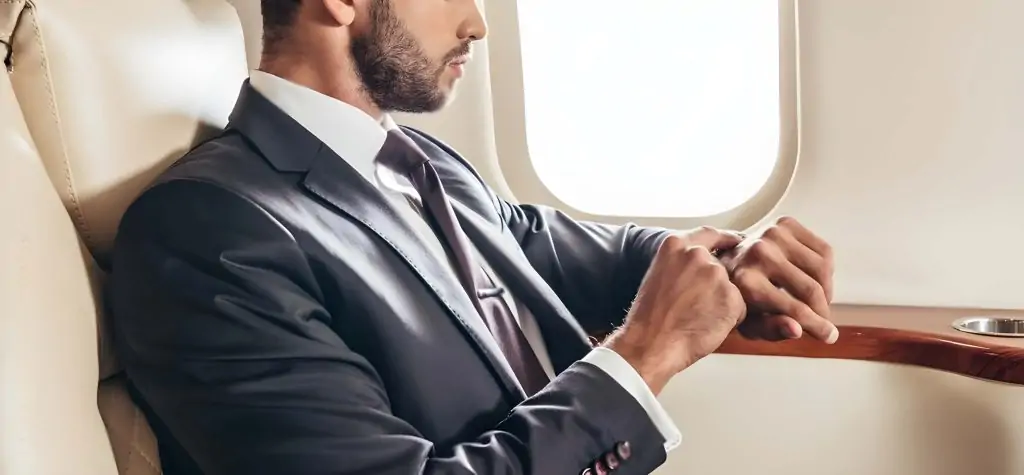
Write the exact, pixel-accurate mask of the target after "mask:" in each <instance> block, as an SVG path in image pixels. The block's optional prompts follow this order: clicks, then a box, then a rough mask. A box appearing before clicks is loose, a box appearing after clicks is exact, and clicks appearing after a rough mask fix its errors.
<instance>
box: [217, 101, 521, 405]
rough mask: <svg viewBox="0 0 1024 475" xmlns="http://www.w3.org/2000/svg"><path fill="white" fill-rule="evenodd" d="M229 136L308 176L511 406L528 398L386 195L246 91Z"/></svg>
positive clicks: (464, 299)
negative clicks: (435, 313)
mask: <svg viewBox="0 0 1024 475" xmlns="http://www.w3.org/2000/svg"><path fill="white" fill-rule="evenodd" d="M227 128H228V130H235V131H237V132H240V133H241V134H242V135H243V136H244V137H245V138H246V139H247V140H248V141H249V142H250V143H252V144H253V146H254V147H256V148H257V149H258V150H259V152H260V154H262V155H263V157H264V158H265V159H266V160H267V161H268V162H269V163H270V164H271V165H272V166H274V167H275V168H276V169H277V170H278V171H281V172H304V173H305V176H304V178H303V179H302V180H301V185H300V186H302V187H303V188H304V189H305V190H306V191H307V192H309V193H311V194H312V195H313V196H315V197H317V198H318V199H319V201H320V202H321V203H323V204H325V205H326V206H329V207H331V208H333V209H334V210H335V211H337V212H339V213H341V214H343V215H345V216H348V217H349V218H351V219H353V220H354V221H355V222H357V223H359V224H361V225H362V226H363V227H364V228H365V229H366V231H367V232H370V233H373V234H375V235H377V236H378V237H379V238H380V239H381V241H382V242H383V243H384V244H385V245H386V246H388V247H390V248H391V249H392V250H393V251H394V252H395V253H397V254H398V256H399V257H401V258H402V259H403V260H404V261H405V262H406V264H408V266H409V268H410V269H411V270H412V271H413V272H414V273H415V274H416V276H417V277H418V278H419V279H420V281H421V282H422V283H423V284H424V285H426V286H427V287H428V288H430V290H432V291H433V293H434V295H435V296H436V297H437V299H438V302H439V303H440V304H441V305H442V307H443V308H445V310H447V312H448V314H449V316H450V317H451V318H452V319H453V321H454V322H455V324H456V325H458V326H459V327H460V328H462V329H463V331H464V334H465V335H466V337H467V338H468V339H469V341H470V342H471V344H472V345H473V346H474V347H475V348H476V349H477V350H478V352H479V353H480V354H481V356H482V357H483V358H484V360H485V361H486V362H487V363H488V364H489V365H490V367H491V369H492V373H493V374H494V375H495V378H496V379H497V380H498V382H499V384H500V385H501V386H502V388H504V389H505V391H506V394H507V395H508V396H509V400H510V402H512V403H513V404H515V403H517V402H518V401H521V400H522V399H523V398H524V397H525V392H524V391H523V389H522V387H521V386H520V385H519V383H518V381H517V380H516V378H515V376H514V373H513V372H512V369H511V367H509V365H508V363H507V362H506V361H505V359H504V357H503V356H502V354H501V350H500V348H498V346H497V344H496V343H495V342H494V339H493V338H491V337H490V332H489V331H488V329H487V327H486V325H485V324H484V322H483V320H482V319H481V318H480V317H479V315H477V313H476V309H475V307H474V306H473V303H472V301H470V299H469V297H468V296H467V295H466V293H465V291H464V290H463V289H462V286H461V284H460V283H459V282H458V281H457V280H456V279H455V278H453V277H452V275H451V273H450V272H448V271H446V268H445V267H444V266H446V265H447V264H446V263H443V262H441V261H439V260H438V259H437V258H435V257H434V256H433V255H432V254H430V253H429V252H428V250H427V249H426V248H425V246H424V245H423V244H422V243H421V242H419V238H418V237H417V235H416V234H415V231H414V230H413V229H412V228H411V227H410V226H409V225H408V224H407V223H406V222H405V221H404V220H402V219H401V217H400V215H399V214H398V211H397V210H396V209H395V208H394V207H393V206H392V205H391V203H390V202H389V201H388V200H387V199H386V198H385V197H384V195H383V194H382V193H381V192H380V191H379V190H378V189H377V188H376V187H374V186H373V184H372V183H370V182H369V181H367V180H366V179H364V178H363V177H362V176H361V175H360V174H359V173H358V172H357V171H356V170H355V169H354V168H353V167H352V166H351V165H350V164H349V163H348V162H347V161H345V160H344V159H342V157H340V156H338V154H336V153H335V152H334V151H333V150H332V149H331V148H330V147H328V146H326V145H325V144H324V143H323V142H321V141H320V140H319V139H317V138H316V137H315V136H314V135H313V134H312V133H310V132H309V131H308V130H306V129H305V128H303V127H302V126H301V125H299V123H298V122H296V121H295V120H293V119H292V118H291V117H289V116H288V115H287V114H286V113H284V112H283V111H282V110H281V109H280V108H278V107H276V106H274V105H273V104H272V103H270V101H268V100H267V99H266V98H265V97H263V96H262V95H261V94H260V93H259V92H257V91H255V90H254V89H253V88H252V87H251V85H249V83H248V81H246V83H245V84H243V86H242V91H241V93H240V94H239V99H238V102H237V104H236V106H235V110H234V111H233V112H232V114H231V118H230V121H229V123H228V127H227Z"/></svg>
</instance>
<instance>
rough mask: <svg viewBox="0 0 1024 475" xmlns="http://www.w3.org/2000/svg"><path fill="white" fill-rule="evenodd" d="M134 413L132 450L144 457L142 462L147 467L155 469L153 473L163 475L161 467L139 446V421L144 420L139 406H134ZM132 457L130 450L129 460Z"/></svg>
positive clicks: (140, 426) (140, 425)
mask: <svg viewBox="0 0 1024 475" xmlns="http://www.w3.org/2000/svg"><path fill="white" fill-rule="evenodd" d="M132 412H133V413H134V417H132V443H131V448H132V449H135V451H136V453H138V454H139V457H142V460H143V461H144V462H146V465H149V468H151V469H153V472H155V473H157V474H162V473H163V470H161V469H160V468H159V467H157V465H156V463H155V462H154V461H153V459H152V458H151V457H150V456H149V455H148V454H147V453H146V451H145V450H143V449H142V446H141V445H140V444H139V430H140V429H141V428H142V424H139V421H141V420H143V419H142V412H141V411H139V408H138V407H137V406H135V405H132ZM131 455H132V452H131V450H129V451H128V458H129V459H130V458H131Z"/></svg>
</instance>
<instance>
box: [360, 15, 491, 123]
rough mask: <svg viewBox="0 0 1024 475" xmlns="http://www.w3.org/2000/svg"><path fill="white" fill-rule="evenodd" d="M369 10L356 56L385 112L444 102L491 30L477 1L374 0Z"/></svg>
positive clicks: (367, 87)
mask: <svg viewBox="0 0 1024 475" xmlns="http://www.w3.org/2000/svg"><path fill="white" fill-rule="evenodd" d="M368 14H369V26H368V28H366V29H364V30H363V31H362V32H361V33H360V34H358V35H355V36H353V38H352V58H353V60H354V62H355V66H356V70H357V72H358V73H359V76H360V79H361V80H362V82H363V86H364V88H365V90H366V93H367V95H368V96H369V97H370V99H371V100H372V101H373V102H374V103H375V104H376V105H377V107H379V108H380V109H381V110H385V111H404V112H432V111H436V110H438V109H440V108H441V107H443V106H444V105H445V104H446V103H447V102H448V100H449V98H450V97H451V95H452V93H453V92H454V89H455V83H456V82H457V81H458V79H459V78H460V77H461V76H462V73H463V71H462V68H463V67H464V64H465V62H466V61H468V60H469V55H470V45H471V43H472V42H473V41H475V40H478V39H480V38H482V37H483V35H484V33H485V30H486V25H485V24H484V22H483V18H482V17H481V15H480V10H479V9H478V8H477V6H476V3H475V0H369V11H368Z"/></svg>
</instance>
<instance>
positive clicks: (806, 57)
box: [235, 0, 1024, 309]
mask: <svg viewBox="0 0 1024 475" xmlns="http://www.w3.org/2000/svg"><path fill="white" fill-rule="evenodd" d="M787 1H788V0H783V2H782V4H781V5H782V7H781V8H780V12H781V15H780V18H781V21H782V23H783V26H786V25H787V24H788V22H790V21H791V20H792V25H791V27H790V28H789V29H787V28H783V29H782V35H784V36H785V35H794V34H795V37H794V38H795V41H791V42H789V41H783V42H782V47H783V49H785V51H783V52H782V53H783V54H782V58H783V61H787V60H786V58H787V55H792V56H793V58H794V60H793V61H790V62H792V63H793V64H792V66H793V67H794V68H795V71H796V72H797V74H792V75H787V74H786V71H787V70H788V69H787V68H783V77H784V79H786V80H785V81H783V82H784V84H783V85H782V87H783V89H786V88H790V87H792V88H794V89H795V90H796V91H798V95H797V100H798V102H797V104H798V107H797V108H796V109H795V110H794V111H793V112H794V113H795V114H796V115H795V119H796V120H798V122H799V129H798V130H797V131H795V133H797V136H796V138H797V139H798V140H797V141H794V146H792V147H789V148H788V149H787V148H786V147H782V150H781V153H782V154H784V155H786V154H792V155H793V156H792V157H788V156H781V157H780V166H782V165H784V164H785V163H787V161H786V160H790V162H792V163H793V164H795V165H796V167H795V173H794V172H792V171H790V170H789V169H787V170H786V172H787V173H786V174H785V176H781V177H777V179H775V180H774V181H773V182H771V183H769V185H768V188H774V189H773V190H767V191H766V192H765V193H764V194H765V195H767V196H768V197H770V198H772V200H771V201H769V202H767V203H766V202H764V200H763V199H762V201H761V202H754V201H756V200H754V201H752V202H750V203H747V204H746V205H744V206H745V208H744V207H741V209H739V210H736V211H733V212H730V213H726V214H724V215H721V216H712V217H708V218H706V219H700V218H694V219H657V220H651V219H643V218H637V219H630V218H628V217H627V218H620V217H600V216H592V215H587V214H586V213H582V212H579V211H578V210H573V209H571V208H570V209H567V210H568V211H569V212H570V213H572V214H575V215H577V216H580V217H585V218H592V219H602V220H605V221H609V222H619V221H636V222H641V223H649V224H659V225H665V226H669V227H689V226H692V225H697V224H701V223H705V222H710V223H711V224H714V225H718V226H725V227H739V228H752V227H757V226H758V224H759V223H765V222H768V221H770V220H771V219H772V218H774V217H777V216H779V215H781V214H789V215H793V216H796V217H797V218H798V219H800V220H801V221H802V222H804V223H805V224H807V225H808V226H810V227H811V228H812V229H813V230H815V231H816V232H818V233H819V234H821V235H822V236H824V237H825V238H827V239H828V240H829V241H830V242H831V243H832V244H833V245H834V247H835V249H836V262H837V267H836V302H837V303H853V304H883V305H915V306H939V307H981V308H1009V309H1020V308H1024V292H1020V287H1021V286H1022V285H1024V278H1021V277H1020V276H1019V275H1017V274H1018V273H1017V271H1016V269H1019V268H1021V267H1024V247H1021V246H1017V245H1016V241H1017V240H1018V239H1017V238H1016V237H1017V236H1019V235H1022V234H1024V218H1022V217H1021V216H1024V214H1022V207H1024V160H1022V159H1020V157H1021V156H1022V155H1024V134H1021V127H1022V126H1024V49H1021V47H1020V45H1021V44H1024V29H1021V28H1019V19H1020V18H1024V2H1019V1H1016V0H976V1H970V2H966V1H962V0H904V1H900V2H893V1H889V0H823V1H804V2H798V3H795V4H792V5H795V8H790V9H789V10H787V9H786V8H785V6H786V5H787ZM235 3H236V5H237V7H238V8H239V10H240V12H241V16H242V18H243V22H244V25H245V28H246V36H247V40H248V48H249V57H250V60H251V61H253V64H255V61H256V59H257V58H258V56H259V47H260V46H259V26H260V23H259V21H260V16H259V5H258V3H259V2H258V0H235ZM648 8H655V7H653V6H651V7H648ZM485 9H486V12H487V16H488V21H489V22H490V25H491V28H490V30H491V36H490V38H489V40H488V42H487V43H485V44H482V45H478V46H481V47H479V48H477V49H476V55H475V60H474V61H473V62H472V63H471V66H470V67H469V69H468V74H467V79H466V80H465V81H464V83H463V84H462V85H461V89H460V90H459V93H458V96H457V98H456V99H455V101H454V102H453V103H452V104H451V106H450V107H449V108H448V109H446V110H444V111H442V112H439V113H435V114H430V115H423V116H410V115H401V116H399V119H400V121H401V122H404V123H407V124H410V125H413V126H418V127H422V128H424V129H426V130H427V131H430V132H432V133H435V134H437V135H438V136H440V137H441V138H443V139H444V140H446V141H448V142H449V143H451V144H452V145H453V146H455V147H456V148H457V149H458V150H459V151H460V152H462V153H463V154H464V155H465V156H466V157H467V158H468V159H469V160H470V161H472V162H473V163H474V164H475V165H476V166H477V167H479V169H480V170H481V172H482V173H483V174H484V175H485V177H486V178H487V179H488V180H489V181H490V182H491V183H492V184H493V185H494V186H495V187H496V188H498V190H499V191H500V192H501V193H502V194H503V195H504V196H506V197H509V198H513V197H514V198H518V199H520V200H523V201H530V202H545V203H548V204H555V205H559V204H562V205H564V203H559V202H557V199H556V198H554V197H553V196H552V195H551V193H550V192H547V191H546V190H543V189H542V187H543V184H542V183H541V182H540V181H539V180H536V179H533V180H529V179H527V178H528V177H529V176H530V172H529V168H530V167H531V164H530V159H529V156H528V148H527V147H526V146H525V143H526V142H525V141H526V138H525V137H523V136H518V137H515V136H512V137H510V136H509V133H508V130H509V128H508V127H505V128H504V129H505V130H504V131H503V130H501V129H502V128H501V127H496V125H495V124H496V123H501V121H502V120H505V121H513V122H515V121H518V122H522V118H521V117H512V118H508V117H506V116H508V115H510V114H512V113H520V114H521V111H522V107H521V106H520V107H519V108H518V109H516V108H509V107H501V108H495V106H494V104H505V105H506V106H507V102H504V103H503V101H507V100H508V98H509V97H521V96H522V91H516V90H513V89H509V88H510V87H511V85H514V84H517V82H516V81H514V80H509V79H508V76H509V75H510V74H511V75H512V76H514V75H515V74H516V73H517V72H519V73H521V69H520V66H519V65H520V63H521V61H520V58H519V57H517V56H516V55H515V54H513V53H516V52H517V49H516V48H509V47H508V45H509V44H512V43H515V42H517V41H518V40H517V39H516V38H514V37H513V36H514V35H515V34H516V32H517V29H516V21H517V20H516V15H515V14H514V13H515V8H514V2H495V1H489V2H487V5H486V6H485ZM787 12H788V13H787ZM510 13H511V14H510ZM788 14H792V15H793V18H791V19H790V18H788V16H787V15H788ZM792 30H795V31H792ZM488 44H490V45H492V47H491V48H488V47H487V46H488ZM499 46H500V47H499ZM789 48H791V49H792V51H790V50H789ZM488 49H490V50H491V51H490V52H491V54H488V53H489V52H488ZM496 53H503V54H502V55H499V54H496ZM612 67H615V66H614V65H613V66H612ZM496 70H497V71H500V72H501V73H502V74H501V77H492V73H493V72H494V71H496ZM639 71H641V72H640V73H639V74H642V70H639ZM492 79H493V81H492ZM502 87H504V88H505V89H501V88H502ZM624 93H628V91H624ZM786 97H787V96H786V95H785V94H783V100H786ZM602 106H603V105H602V104H601V103H600V101H595V104H594V110H602V109H603V107H602ZM783 109H784V113H785V107H784V108H783ZM495 110H501V111H502V114H499V115H497V116H496V115H495V114H494V111H495ZM510 111H511V112H510ZM519 130H520V131H521V128H520V129H519ZM503 133H504V134H505V135H504V136H502V134H503ZM784 133H785V131H784ZM520 135H522V134H521V133H520ZM783 139H784V140H783V144H785V143H786V137H784V138H783ZM638 140H639V139H638ZM524 154H526V155H527V156H524ZM499 156H500V157H501V159H500V160H499V158H498V157H499ZM524 170H525V171H524ZM762 198H763V196H762ZM780 198H781V200H780ZM561 207H563V208H566V207H565V206H561ZM744 209H745V210H746V211H747V212H746V213H745V212H744ZM750 210H755V211H756V212H750Z"/></svg>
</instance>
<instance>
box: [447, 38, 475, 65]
mask: <svg viewBox="0 0 1024 475" xmlns="http://www.w3.org/2000/svg"><path fill="white" fill-rule="evenodd" d="M472 51H473V45H472V43H471V42H469V41H467V42H465V43H462V44H461V45H459V46H458V47H456V48H455V49H453V50H451V51H450V52H448V54H446V55H445V56H444V61H442V62H443V63H445V64H447V63H448V62H449V61H451V60H453V59H455V58H458V57H460V56H468V55H469V53H471V52H472Z"/></svg>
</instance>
